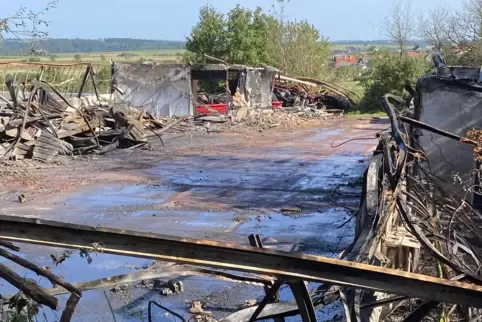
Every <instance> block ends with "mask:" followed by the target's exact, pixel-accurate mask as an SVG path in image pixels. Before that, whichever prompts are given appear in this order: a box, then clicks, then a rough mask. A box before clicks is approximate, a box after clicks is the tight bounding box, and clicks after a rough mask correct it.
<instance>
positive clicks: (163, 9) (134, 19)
mask: <svg viewBox="0 0 482 322" xmlns="http://www.w3.org/2000/svg"><path fill="white" fill-rule="evenodd" d="M47 1H48V0H17V1H11V0H3V1H1V2H3V3H2V13H1V15H10V14H13V13H14V12H15V11H16V10H17V9H18V8H19V6H21V5H24V6H26V7H29V8H32V9H38V8H40V7H41V6H42V4H43V5H45V3H47ZM394 1H395V0H363V1H360V0H334V1H333V0H331V1H328V0H291V3H290V4H289V5H288V9H289V10H288V13H289V16H290V17H291V18H296V19H307V20H308V21H309V22H311V23H312V24H314V25H315V26H316V27H317V28H318V29H319V30H320V32H321V33H322V34H323V35H324V36H327V37H329V38H330V39H331V40H348V39H350V40H355V39H356V40H372V39H383V38H384V34H383V31H382V30H381V28H377V26H379V25H380V21H381V20H382V19H383V17H384V16H386V15H387V13H388V11H389V8H390V7H391V6H392V5H393V3H394ZM462 1H463V0H423V1H421V0H418V1H413V7H414V9H415V11H417V12H420V11H422V10H425V9H427V8H430V7H434V6H437V5H446V6H450V7H458V6H460V5H461V3H462ZM274 2H275V1H274V0H264V1H261V0H211V1H206V0H115V1H114V0H59V4H58V6H57V8H56V9H54V10H52V11H51V12H49V13H48V15H47V19H48V20H49V21H50V23H51V24H50V26H49V29H48V31H49V33H50V36H51V37H55V38H94V39H96V38H107V37H131V38H147V39H169V40H184V39H185V37H186V36H187V35H188V34H189V31H190V30H191V28H192V26H193V25H194V24H195V23H196V22H197V20H198V16H197V14H198V10H199V8H200V7H201V6H202V5H205V4H210V5H212V6H214V7H216V8H218V10H220V11H221V12H227V11H229V9H231V8H232V7H234V6H235V5H236V4H238V3H239V4H240V5H242V6H244V7H248V8H255V7H256V6H261V7H263V8H264V9H268V8H269V7H270V6H271V5H272V4H273V3H274ZM261 3H263V5H261ZM7 37H8V36H7Z"/></svg>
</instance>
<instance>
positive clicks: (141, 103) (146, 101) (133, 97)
mask: <svg viewBox="0 0 482 322" xmlns="http://www.w3.org/2000/svg"><path fill="white" fill-rule="evenodd" d="M114 69H115V72H114V77H113V82H114V83H115V85H116V86H117V87H118V88H119V89H120V90H121V91H122V92H123V94H120V93H118V92H116V93H115V99H116V101H118V102H124V103H128V104H131V105H133V106H136V107H144V108H145V109H146V110H147V111H149V112H150V113H151V114H153V115H155V116H185V115H190V114H191V113H192V104H191V95H192V93H191V77H190V67H189V66H187V65H170V64H169V65H168V64H161V65H151V64H139V63H137V64H119V63H115V66H114Z"/></svg>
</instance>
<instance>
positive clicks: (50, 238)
mask: <svg viewBox="0 0 482 322" xmlns="http://www.w3.org/2000/svg"><path fill="white" fill-rule="evenodd" d="M0 239H3V240H9V241H15V242H21V243H30V244H38V245H45V246H52V247H62V248H70V249H84V250H87V251H97V252H104V253H109V254H115V255H123V256H131V257H142V258H151V259H156V260H167V261H174V262H182V263H188V264H195V265H200V266H209V267H215V268H224V269H230V270H238V271H246V272H251V273H258V274H266V275H271V276H275V277H277V278H278V279H280V280H288V281H291V280H305V281H312V282H328V283H332V284H334V285H341V286H348V287H352V288H358V289H365V290H372V291H380V292H385V293H391V294H397V295H404V296H409V297H415V298H424V299H427V300H432V301H438V302H447V303H454V304H459V305H466V306H470V307H479V308H482V287H480V286H476V285H472V284H467V283H461V282H455V281H448V280H444V279H439V278H434V277H430V276H425V275H420V274H413V273H407V272H401V271H397V270H391V269H386V268H380V267H375V266H371V265H366V264H360V263H354V262H348V261H343V260H338V259H332V258H325V257H319V256H311V255H304V254H293V253H287V252H282V251H275V250H270V249H260V248H253V247H249V246H242V245H236V244H230V243H220V242H213V241H207V240H196V239H187V238H180V237H173V236H166V235H159V234H152V233H143V232H135V231H128V230H119V229H112V228H104V227H91V226H84V225H75V224H67V223H62V222H58V221H48V220H40V219H35V218H24V217H15V216H0Z"/></svg>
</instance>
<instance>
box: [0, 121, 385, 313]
mask: <svg viewBox="0 0 482 322" xmlns="http://www.w3.org/2000/svg"><path fill="white" fill-rule="evenodd" d="M387 127H388V122H387V121H385V120H376V119H336V120H331V121H329V120H328V121H325V122H323V123H318V124H316V126H313V124H312V125H311V126H310V128H305V129H301V130H291V131H276V130H270V131H266V132H262V133H243V134H234V133H223V134H207V133H196V132H193V133H187V134H171V135H166V136H165V137H164V138H163V139H164V143H165V144H166V146H164V147H163V146H162V145H161V144H160V142H158V141H153V142H152V144H151V149H148V150H147V149H146V150H131V151H118V152H115V153H112V154H109V155H106V156H98V157H76V158H73V159H72V158H63V159H59V161H58V162H56V163H55V164H52V165H45V164H39V163H34V162H27V161H24V162H12V163H10V164H8V165H7V166H4V167H2V168H1V169H0V202H1V205H2V207H1V209H0V213H1V214H6V215H22V216H31V217H39V218H46V219H53V220H59V221H65V222H72V223H81V224H88V225H94V226H95V225H102V226H106V227H113V228H126V229H131V230H140V231H149V232H155V233H162V234H170V235H176V236H185V237H191V238H203V239H213V240H219V241H233V242H237V243H240V244H247V242H248V238H247V236H248V235H249V234H251V233H257V234H260V235H261V236H262V238H263V240H264V243H265V244H266V245H267V246H268V247H272V248H276V249H280V250H286V251H300V252H305V253H311V254H317V255H323V256H336V254H338V253H339V252H340V251H342V250H343V248H344V247H346V246H347V245H348V244H349V243H350V242H351V241H352V238H353V220H352V221H350V222H348V224H346V222H347V221H348V220H349V219H350V216H351V214H352V212H353V209H355V208H356V207H357V205H358V199H359V193H360V176H361V175H362V173H363V171H364V169H365V168H366V157H367V155H369V154H370V152H371V151H372V150H373V149H374V147H375V145H376V143H377V140H376V139H375V133H376V132H379V131H381V130H384V129H386V128H387ZM353 139H356V140H353ZM347 140H351V141H350V142H347V143H346V144H344V145H341V146H338V147H335V148H333V147H332V145H333V146H335V145H338V144H340V143H342V142H344V141H347ZM19 195H23V196H25V198H24V199H22V202H19ZM286 207H291V208H295V209H299V212H295V213H291V214H286V213H285V212H284V211H283V209H284V208H286ZM21 247H22V253H23V254H24V255H25V257H26V258H28V259H31V260H33V261H35V262H36V263H38V264H40V265H44V266H49V267H51V268H52V270H54V271H55V272H56V273H58V274H60V275H61V276H63V277H64V278H65V279H67V280H68V281H69V282H78V281H87V280H91V279H96V278H101V277H108V276H112V275H117V274H123V273H128V272H132V271H135V270H137V269H139V268H141V267H142V266H145V265H148V264H149V263H150V261H148V260H142V259H134V258H126V257H119V256H111V255H106V254H98V255H97V256H95V257H94V258H93V262H92V263H91V264H88V263H87V262H86V261H85V259H83V258H80V257H79V256H72V257H71V258H69V259H68V260H67V261H65V262H64V263H63V264H61V265H58V266H55V265H54V264H53V263H52V260H51V259H50V256H49V255H50V254H60V253H61V252H62V250H59V249H51V248H47V247H38V246H32V245H21ZM7 265H14V264H10V263H7ZM35 278H36V277H35ZM35 280H37V279H35ZM183 282H184V285H185V291H184V292H183V293H181V294H177V295H171V296H168V297H160V295H159V294H158V292H155V291H153V290H148V289H147V290H146V289H143V288H135V287H134V288H131V289H130V291H129V292H128V296H127V297H126V296H123V297H119V296H118V294H117V293H113V292H107V293H106V295H104V293H102V292H101V291H89V292H85V293H84V295H83V297H82V299H81V301H80V303H79V306H78V309H77V311H76V314H75V319H76V320H78V321H85V320H89V321H101V320H104V319H105V320H109V321H110V320H112V317H109V315H110V314H111V313H106V312H108V311H109V310H108V309H107V308H108V303H107V301H106V296H107V297H108V298H109V300H110V301H111V302H112V304H113V307H114V311H115V314H116V319H117V321H144V320H145V316H146V314H147V308H146V307H147V302H148V301H149V300H153V299H154V300H156V301H162V303H163V304H164V305H166V306H168V307H170V308H171V309H174V310H176V311H178V312H179V313H181V314H187V312H188V311H187V310H186V307H187V303H189V302H190V301H192V300H199V301H201V302H203V304H204V305H205V308H207V309H209V311H212V312H213V314H214V315H215V317H216V318H221V317H223V316H226V315H229V314H230V312H233V311H235V310H237V309H239V304H240V303H242V302H244V301H246V300H251V299H256V300H259V299H261V298H262V295H263V290H262V289H261V288H260V287H258V286H253V285H245V284H232V283H229V282H226V281H220V280H213V279H208V278H204V277H203V278H201V277H196V278H194V277H190V278H185V279H183ZM40 283H43V285H45V286H48V284H47V283H46V282H45V281H40ZM314 286H315V285H312V286H311V287H314ZM0 291H1V292H2V294H6V292H7V293H8V292H10V291H13V288H11V286H9V285H1V286H0ZM290 296H291V295H290V294H289V292H282V298H284V299H286V300H290V299H291V297H290ZM157 312H158V311H156V316H157V318H158V320H159V321H162V320H164V319H166V316H165V315H162V314H161V313H157ZM46 314H47V315H49V316H53V317H55V316H56V314H57V315H59V314H60V313H59V312H56V313H55V312H47V313H46ZM319 314H320V316H319V318H320V321H332V320H333V319H335V318H336V317H335V316H336V315H339V307H337V305H334V306H333V307H331V308H328V310H325V311H323V312H319ZM167 319H170V321H171V320H172V319H173V318H172V316H170V317H167ZM156 321H157V320H156ZM166 321H167V320H166ZM294 321H296V319H295V320H294Z"/></svg>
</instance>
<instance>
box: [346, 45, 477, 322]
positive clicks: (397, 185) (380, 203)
mask: <svg viewBox="0 0 482 322" xmlns="http://www.w3.org/2000/svg"><path fill="white" fill-rule="evenodd" d="M434 61H435V62H440V61H441V59H440V56H439V55H437V54H435V55H434ZM408 90H409V91H410V92H411V95H412V96H413V98H414V99H413V100H412V104H411V105H410V106H407V104H406V102H407V101H406V100H405V99H402V98H400V97H396V96H392V95H385V96H384V98H383V100H382V104H383V106H384V109H385V111H386V112H387V115H388V116H389V119H390V122H391V127H390V130H389V131H387V132H384V133H382V134H381V135H380V139H379V140H380V141H379V145H378V147H377V149H376V151H375V153H374V155H373V157H372V159H371V162H370V166H369V168H368V169H367V171H366V173H365V189H364V192H363V197H362V202H361V207H360V212H359V213H358V215H357V225H356V227H357V232H356V236H357V238H358V242H356V243H355V244H354V246H353V247H354V249H353V251H354V252H355V253H356V254H358V255H357V256H356V258H354V259H355V260H356V261H358V262H360V263H367V264H371V265H378V266H382V267H388V268H392V269H395V270H399V271H405V272H409V273H412V272H413V273H419V274H423V275H425V276H432V277H437V278H441V279H444V280H447V281H457V282H462V283H464V284H465V285H467V286H468V287H469V288H473V289H476V288H477V287H479V286H480V285H482V274H481V268H482V230H481V224H482V214H481V209H482V203H481V200H482V199H481V190H480V169H481V167H480V164H481V163H480V161H481V157H480V156H481V151H482V146H481V143H482V141H481V139H482V131H481V126H482V124H481V123H480V121H479V120H480V113H481V112H480V107H481V105H482V100H481V98H480V93H481V92H482V85H481V84H480V69H479V68H468V67H467V68H448V67H445V66H444V65H443V64H438V65H437V73H436V74H433V75H426V76H423V77H421V78H420V79H419V80H418V83H417V88H416V89H415V90H413V89H410V88H408ZM448 113H450V115H452V116H454V115H455V117H447V115H448ZM429 297H430V295H429V294H428V293H427V296H426V297H425V298H410V297H401V296H391V295H389V294H386V293H382V292H355V293H354V294H352V295H351V297H350V298H349V300H348V303H352V304H351V305H353V306H351V309H350V312H351V314H353V316H354V317H355V316H360V315H361V316H363V314H364V313H368V312H370V314H369V316H366V318H370V319H371V321H372V320H373V319H377V320H381V321H430V320H442V321H478V320H480V319H481V317H482V314H481V311H480V310H479V309H477V308H475V306H476V305H475V304H474V305H473V306H471V305H468V306H463V305H456V304H453V303H455V299H454V300H453V301H451V302H450V303H446V302H442V301H436V300H430V299H429ZM369 298H371V300H369ZM353 303H354V304H353ZM357 303H362V305H361V307H362V308H360V305H359V304H357ZM363 303H368V304H363ZM363 307H365V308H367V307H370V309H369V310H367V309H363ZM362 321H363V319H362Z"/></svg>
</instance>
